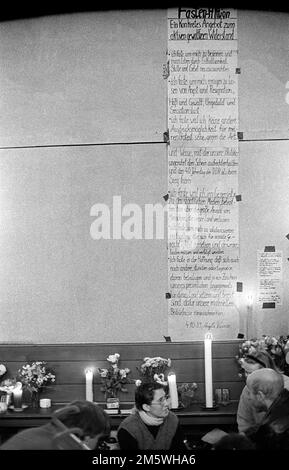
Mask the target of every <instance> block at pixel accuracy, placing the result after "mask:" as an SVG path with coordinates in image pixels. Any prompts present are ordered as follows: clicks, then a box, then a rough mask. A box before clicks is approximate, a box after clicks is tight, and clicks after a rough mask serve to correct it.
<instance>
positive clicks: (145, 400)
mask: <svg viewBox="0 0 289 470" xmlns="http://www.w3.org/2000/svg"><path fill="white" fill-rule="evenodd" d="M159 389H162V390H165V391H166V388H165V387H164V386H163V385H161V384H160V383H158V382H143V383H142V384H141V385H139V386H138V387H137V388H136V391H135V406H136V408H137V409H138V410H142V409H143V407H142V406H143V405H144V404H147V405H150V404H151V402H152V401H153V399H154V393H155V390H159Z"/></svg>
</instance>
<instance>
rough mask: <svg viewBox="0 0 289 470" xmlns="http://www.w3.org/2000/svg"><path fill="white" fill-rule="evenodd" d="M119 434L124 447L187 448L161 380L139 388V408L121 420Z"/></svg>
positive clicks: (184, 449)
mask: <svg viewBox="0 0 289 470" xmlns="http://www.w3.org/2000/svg"><path fill="white" fill-rule="evenodd" d="M117 436H118V442H119V446H120V449H121V450H123V449H125V450H137V449H138V450H176V451H181V452H184V451H186V450H187V447H186V446H185V444H184V437H183V433H182V431H181V428H180V425H179V420H178V418H177V416H176V415H175V414H174V413H172V412H171V411H170V410H169V401H168V398H167V396H166V391H165V387H164V386H163V385H161V384H159V383H157V382H152V383H143V384H141V385H140V386H139V387H137V388H136V392H135V408H134V410H133V413H132V414H131V415H130V416H128V417H127V418H125V419H124V420H123V421H122V423H121V424H120V426H119V428H118V433H117Z"/></svg>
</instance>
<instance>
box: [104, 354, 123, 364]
mask: <svg viewBox="0 0 289 470" xmlns="http://www.w3.org/2000/svg"><path fill="white" fill-rule="evenodd" d="M119 358H120V354H118V353H115V354H110V356H108V358H107V359H106V360H107V361H108V362H111V363H112V364H115V363H117V362H118V360H119Z"/></svg>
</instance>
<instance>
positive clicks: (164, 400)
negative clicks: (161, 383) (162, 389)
mask: <svg viewBox="0 0 289 470" xmlns="http://www.w3.org/2000/svg"><path fill="white" fill-rule="evenodd" d="M168 399H169V397H168V396H167V395H164V396H163V397H161V398H160V399H159V400H158V401H155V402H153V401H152V402H151V405H164V404H165V403H166V402H167V401H168Z"/></svg>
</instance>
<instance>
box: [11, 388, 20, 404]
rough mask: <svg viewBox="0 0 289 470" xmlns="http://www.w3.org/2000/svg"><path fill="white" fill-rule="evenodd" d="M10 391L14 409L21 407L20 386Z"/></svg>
mask: <svg viewBox="0 0 289 470" xmlns="http://www.w3.org/2000/svg"><path fill="white" fill-rule="evenodd" d="M12 393H13V405H14V409H18V410H19V409H22V388H20V387H19V386H18V387H16V388H14V390H13V392H12Z"/></svg>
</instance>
